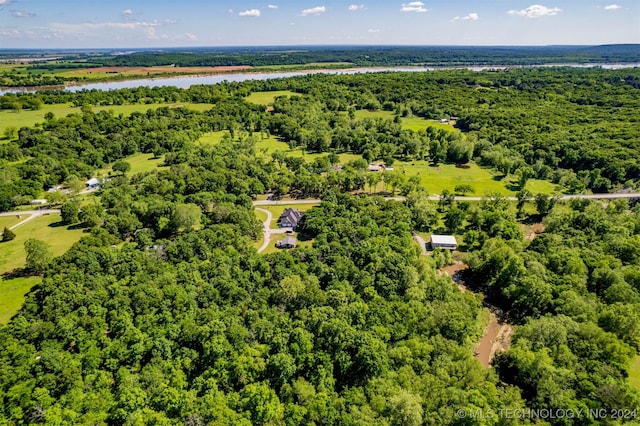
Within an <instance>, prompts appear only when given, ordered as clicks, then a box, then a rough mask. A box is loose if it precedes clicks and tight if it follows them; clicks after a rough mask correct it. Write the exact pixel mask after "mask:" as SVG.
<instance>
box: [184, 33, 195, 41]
mask: <svg viewBox="0 0 640 426" xmlns="http://www.w3.org/2000/svg"><path fill="white" fill-rule="evenodd" d="M184 35H185V37H187V38H188V39H189V40H197V39H198V37H196V36H195V35H194V34H191V33H185V34H184Z"/></svg>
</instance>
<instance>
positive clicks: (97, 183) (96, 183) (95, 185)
mask: <svg viewBox="0 0 640 426" xmlns="http://www.w3.org/2000/svg"><path fill="white" fill-rule="evenodd" d="M85 185H86V186H87V188H98V187H99V186H100V181H99V180H98V179H96V178H91V179H89V180H88V181H87V183H86V184H85Z"/></svg>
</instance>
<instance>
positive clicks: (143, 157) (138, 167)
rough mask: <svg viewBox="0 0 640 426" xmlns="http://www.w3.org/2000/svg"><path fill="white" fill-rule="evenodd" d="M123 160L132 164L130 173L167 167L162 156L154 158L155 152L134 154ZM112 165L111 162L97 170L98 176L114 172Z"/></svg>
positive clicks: (96, 174)
mask: <svg viewBox="0 0 640 426" xmlns="http://www.w3.org/2000/svg"><path fill="white" fill-rule="evenodd" d="M123 160H124V161H126V162H128V163H129V164H131V170H130V171H129V172H128V173H127V174H128V175H134V174H136V173H144V172H149V171H151V170H155V169H159V168H163V167H166V166H163V165H162V163H163V162H164V159H163V158H162V157H160V158H153V154H148V153H146V154H145V153H138V154H133V155H130V156H128V157H125V158H123ZM111 167H112V165H111V164H110V165H109V166H107V167H105V168H104V169H99V170H96V173H95V176H98V177H100V176H109V175H110V174H112V173H113V171H112V170H111ZM116 175H117V174H116Z"/></svg>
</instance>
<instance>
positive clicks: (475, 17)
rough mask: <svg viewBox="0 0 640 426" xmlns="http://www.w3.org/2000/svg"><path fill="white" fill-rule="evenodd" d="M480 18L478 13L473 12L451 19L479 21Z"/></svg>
mask: <svg viewBox="0 0 640 426" xmlns="http://www.w3.org/2000/svg"><path fill="white" fill-rule="evenodd" d="M478 19H480V17H479V16H478V14H477V13H475V12H471V13H470V14H468V15H466V16H456V17H455V18H453V19H452V20H451V22H454V21H477V20H478Z"/></svg>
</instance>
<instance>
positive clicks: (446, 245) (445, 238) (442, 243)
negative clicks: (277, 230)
mask: <svg viewBox="0 0 640 426" xmlns="http://www.w3.org/2000/svg"><path fill="white" fill-rule="evenodd" d="M436 247H440V248H442V249H447V250H455V249H457V248H458V242H457V241H456V237H454V236H453V235H432V236H431V249H432V250H433V249H435V248H436Z"/></svg>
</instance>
